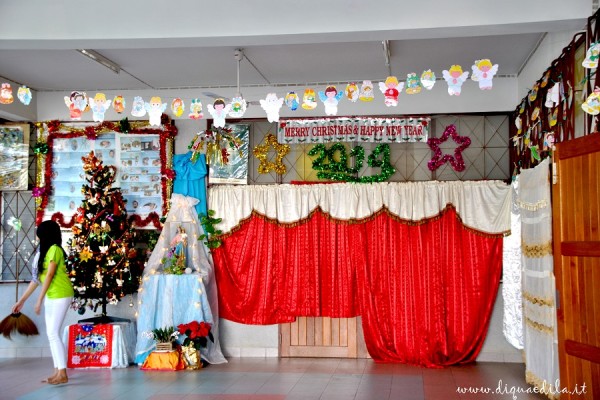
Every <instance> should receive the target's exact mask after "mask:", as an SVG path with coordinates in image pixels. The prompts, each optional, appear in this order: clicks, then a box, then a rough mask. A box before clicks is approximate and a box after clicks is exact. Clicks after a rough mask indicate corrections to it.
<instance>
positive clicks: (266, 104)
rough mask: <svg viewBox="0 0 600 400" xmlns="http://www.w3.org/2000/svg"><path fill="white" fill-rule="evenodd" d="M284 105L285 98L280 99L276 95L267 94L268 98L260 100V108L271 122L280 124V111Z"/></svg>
mask: <svg viewBox="0 0 600 400" xmlns="http://www.w3.org/2000/svg"><path fill="white" fill-rule="evenodd" d="M282 105H283V97H281V98H278V97H277V95H276V94H275V93H269V94H267V97H265V98H264V99H261V100H260V106H261V107H262V109H263V110H265V112H266V113H267V119H268V120H269V122H279V110H280V109H281V106H282Z"/></svg>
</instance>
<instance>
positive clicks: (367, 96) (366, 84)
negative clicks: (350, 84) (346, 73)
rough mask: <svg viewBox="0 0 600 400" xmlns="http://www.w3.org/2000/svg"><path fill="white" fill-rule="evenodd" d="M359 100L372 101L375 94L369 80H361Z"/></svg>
mask: <svg viewBox="0 0 600 400" xmlns="http://www.w3.org/2000/svg"><path fill="white" fill-rule="evenodd" d="M358 98H359V99H360V101H366V102H369V101H373V99H374V98H375V95H374V94H373V83H372V82H371V81H363V83H362V85H361V86H360V94H359V96H358Z"/></svg>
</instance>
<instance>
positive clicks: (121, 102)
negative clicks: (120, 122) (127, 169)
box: [112, 95, 126, 114]
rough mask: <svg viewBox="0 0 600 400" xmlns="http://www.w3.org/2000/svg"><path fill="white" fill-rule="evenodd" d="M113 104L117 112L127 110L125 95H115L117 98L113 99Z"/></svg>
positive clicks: (120, 112)
mask: <svg viewBox="0 0 600 400" xmlns="http://www.w3.org/2000/svg"><path fill="white" fill-rule="evenodd" d="M112 106H113V109H114V110H115V112H116V113H117V114H122V113H123V111H125V107H126V103H125V99H124V98H123V96H121V95H117V96H115V98H114V99H113V101H112Z"/></svg>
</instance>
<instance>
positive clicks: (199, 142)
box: [188, 126, 243, 166]
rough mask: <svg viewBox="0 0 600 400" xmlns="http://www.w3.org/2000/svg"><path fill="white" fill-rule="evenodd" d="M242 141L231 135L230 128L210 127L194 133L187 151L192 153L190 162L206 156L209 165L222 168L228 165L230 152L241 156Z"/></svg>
mask: <svg viewBox="0 0 600 400" xmlns="http://www.w3.org/2000/svg"><path fill="white" fill-rule="evenodd" d="M242 145H243V143H242V140H241V139H240V138H238V137H237V136H235V135H234V134H233V133H232V130H231V129H230V128H217V127H214V126H213V127H212V128H210V129H207V130H206V131H201V132H198V133H196V136H195V137H194V138H193V139H192V141H191V142H190V144H189V146H188V149H189V150H191V152H192V157H191V159H192V162H196V161H197V160H198V156H199V155H200V154H206V163H207V164H209V165H219V166H224V165H227V164H229V156H230V151H231V153H233V152H236V151H237V152H238V153H239V155H240V157H242V156H243V149H242Z"/></svg>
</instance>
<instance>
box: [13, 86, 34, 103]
mask: <svg viewBox="0 0 600 400" xmlns="http://www.w3.org/2000/svg"><path fill="white" fill-rule="evenodd" d="M17 97H18V98H19V101H20V102H21V103H23V104H24V105H26V106H28V105H29V103H31V99H32V98H33V96H32V95H31V89H29V88H28V87H27V86H25V85H23V86H21V87H20V88H19V90H17Z"/></svg>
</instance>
